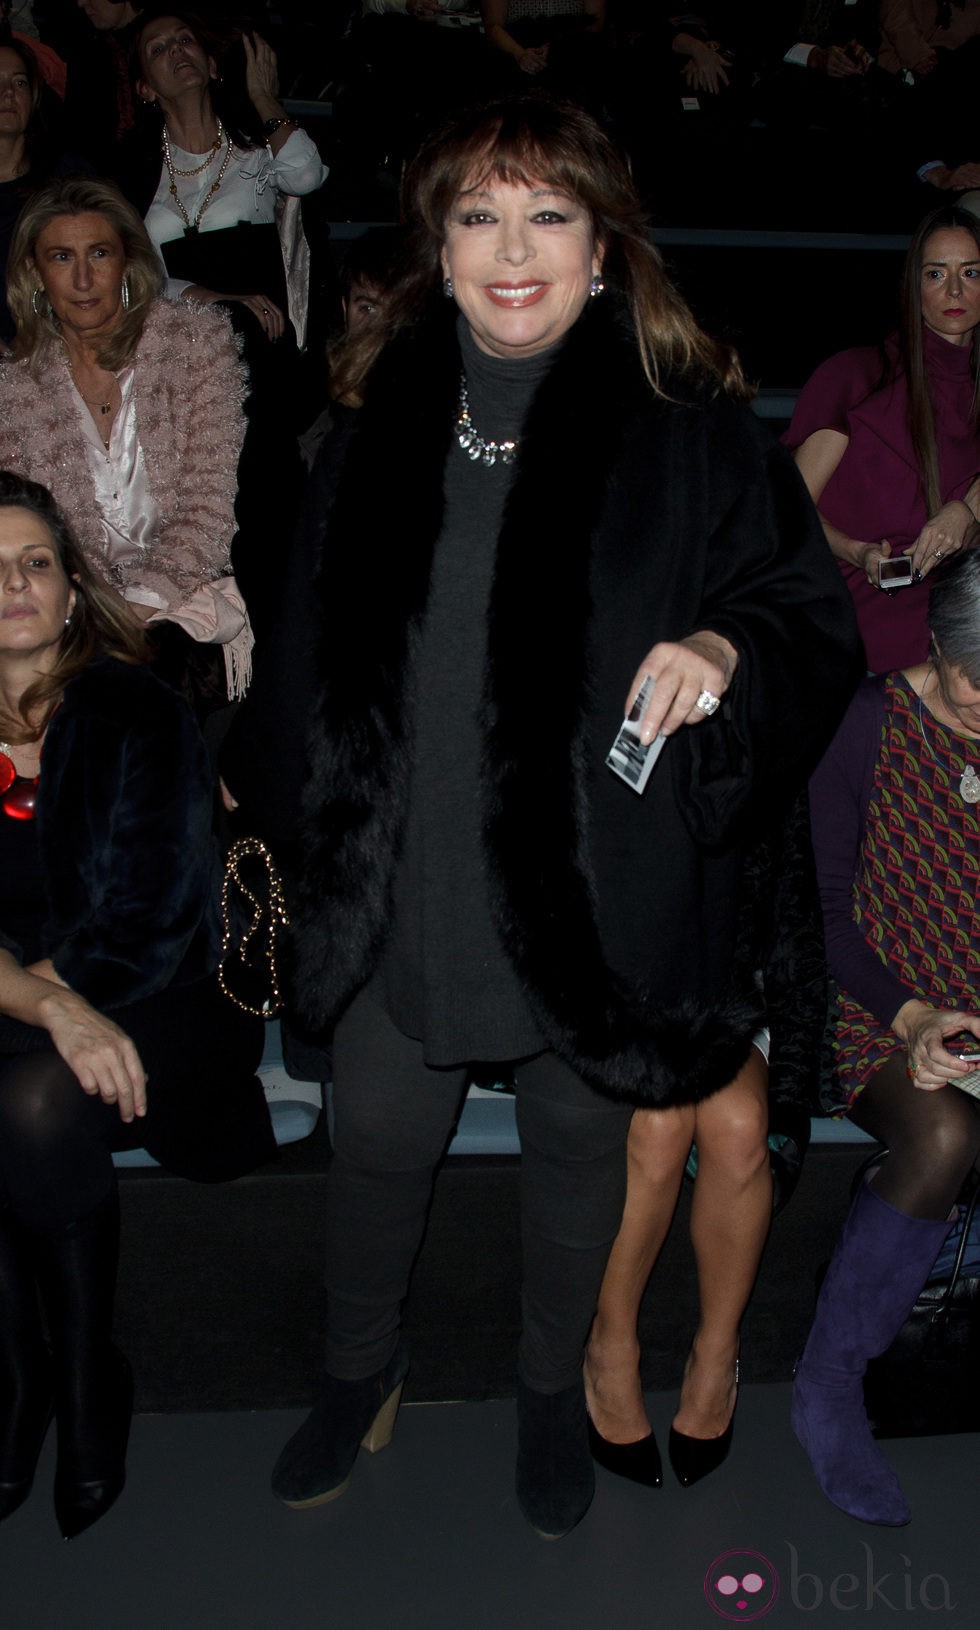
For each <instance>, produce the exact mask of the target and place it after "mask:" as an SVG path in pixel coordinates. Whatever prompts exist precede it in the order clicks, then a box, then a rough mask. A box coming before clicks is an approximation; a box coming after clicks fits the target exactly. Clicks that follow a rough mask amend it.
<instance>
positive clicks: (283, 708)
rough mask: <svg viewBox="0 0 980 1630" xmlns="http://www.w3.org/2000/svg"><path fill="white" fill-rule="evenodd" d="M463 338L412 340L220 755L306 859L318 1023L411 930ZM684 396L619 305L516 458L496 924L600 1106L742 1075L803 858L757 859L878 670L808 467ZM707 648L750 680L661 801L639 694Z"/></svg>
mask: <svg viewBox="0 0 980 1630" xmlns="http://www.w3.org/2000/svg"><path fill="white" fill-rule="evenodd" d="M448 318H449V313H446V314H444V315H440V316H438V317H435V318H433V320H432V321H431V323H429V324H427V325H424V326H423V327H422V328H421V329H420V330H419V331H416V332H415V333H412V334H408V335H405V336H403V337H402V338H400V339H399V340H398V341H396V342H395V343H394V344H393V345H392V346H390V347H389V349H388V351H387V352H386V353H385V355H384V356H383V357H382V359H381V361H380V363H379V364H378V365H377V367H376V370H375V373H374V375H373V376H372V381H371V389H370V392H369V395H368V398H367V401H366V403H365V406H364V408H363V409H362V410H361V412H360V414H359V416H358V423H357V425H356V427H355V428H354V429H353V431H351V432H350V433H348V434H347V435H345V436H344V437H342V438H341V439H340V442H339V443H338V445H336V446H335V447H334V448H333V449H331V448H329V447H328V448H326V449H325V450H324V454H323V455H322V456H321V464H320V467H319V469H318V471H317V473H316V477H315V480H314V487H313V500H312V502H311V505H310V509H309V512H308V516H307V523H306V529H305V533H304V534H301V538H300V541H299V545H298V551H297V555H296V558H295V560H294V570H293V592H292V595H291V604H290V606H289V608H288V611H287V618H286V620H285V622H284V625H283V628H282V630H281V631H280V637H279V640H278V642H277V643H276V644H275V645H274V646H273V647H272V648H271V649H270V650H269V651H268V652H267V654H266V660H265V663H264V664H263V665H262V667H260V669H259V671H258V673H257V678H256V684H255V687H254V689H253V692H252V694H251V695H250V697H249V698H247V699H246V703H245V706H244V708H243V711H242V714H241V716H240V719H239V722H238V724H237V726H236V728H235V731H234V735H233V739H232V743H231V746H230V749H229V752H228V755H227V757H226V773H227V776H228V779H229V781H230V783H231V785H232V788H233V790H234V791H235V792H236V794H237V795H238V796H239V797H240V798H241V799H242V801H243V802H244V803H245V804H246V808H247V810H248V811H249V812H250V813H251V816H252V819H253V821H254V822H255V824H256V825H257V826H258V827H259V829H260V830H263V831H264V833H265V835H266V836H268V838H269V840H270V842H272V843H273V844H274V845H278V846H282V847H283V848H284V849H286V850H289V851H290V852H291V856H292V862H293V870H294V872H295V874H296V877H297V891H296V895H295V899H294V917H295V925H296V931H297V932H296V968H295V998H296V1002H297V1006H298V1007H299V1009H300V1011H301V1012H302V1013H303V1014H304V1015H305V1016H306V1018H307V1019H308V1020H309V1021H310V1022H311V1023H312V1024H313V1025H317V1026H322V1025H325V1024H327V1023H329V1022H330V1021H331V1019H332V1018H333V1017H335V1016H336V1014H337V1013H339V1012H340V1011H341V1010H342V1009H343V1007H344V1005H345V1004H346V1003H347V1002H348V1001H349V1000H350V998H351V996H352V995H353V994H354V993H355V992H356V990H357V989H358V988H359V987H360V986H361V985H362V984H363V983H364V981H365V980H366V979H367V978H368V977H369V975H370V973H371V971H372V969H373V967H374V966H375V964H376V961H377V958H378V954H379V951H380V949H381V947H382V945H383V943H384V940H385V936H386V933H387V930H388V923H389V912H390V885H391V878H392V872H393V867H394V864H395V860H396V857H397V854H398V849H399V843H400V839H401V834H402V831H403V829H404V820H405V808H406V799H407V790H408V784H409V768H410V764H411V754H412V718H411V716H410V712H411V710H410V707H409V705H408V700H407V699H408V697H409V695H410V690H411V687H410V684H409V677H410V662H411V654H410V653H411V650H412V642H413V636H414V634H415V633H416V632H417V630H418V628H419V626H420V624H421V620H422V618H423V615H424V611H425V604H426V593H427V588H428V581H429V571H430V563H431V558H432V549H433V544H434V542H435V540H436V538H437V537H438V535H439V531H440V527H441V522H442V509H443V469H444V465H445V461H446V458H447V456H448V453H449V449H450V438H451V435H452V424H453V420H454V416H455V409H456V401H457V390H458V381H459V370H460V360H459V351H458V346H457V342H456V337H455V332H454V328H453V325H452V323H451V321H449V320H448ZM667 389H668V391H669V392H670V396H671V399H670V400H665V399H663V398H661V397H658V396H656V395H655V394H654V393H653V392H652V390H651V389H650V386H649V385H648V383H647V382H646V380H645V378H644V376H643V374H642V371H641V369H640V366H639V362H638V358H637V354H636V348H635V344H634V342H633V340H632V338H631V336H630V334H629V332H628V330H627V328H626V327H625V325H624V324H623V322H622V320H621V318H620V317H619V315H618V314H617V313H616V311H615V310H614V309H613V308H612V306H611V304H610V303H608V302H607V304H606V306H605V308H603V306H602V305H601V304H600V303H599V302H595V303H593V304H591V305H590V307H589V309H588V310H587V311H586V313H585V314H584V316H583V318H582V319H581V320H580V322H579V323H578V324H577V326H576V328H575V329H574V330H573V331H572V333H571V334H570V335H569V338H568V340H567V341H566V343H565V345H564V346H563V348H562V349H561V351H560V353H559V355H558V357H557V359H556V361H555V364H554V367H553V368H552V370H551V372H550V373H549V375H548V376H547V378H546V380H545V381H544V382H543V384H542V385H541V387H540V388H539V391H538V393H537V396H536V398H535V401H534V403H533V405H532V407H531V410H530V413H529V416H528V419H527V422H526V425H525V428H524V432H523V435H522V438H521V448H520V456H519V464H518V470H517V475H516V478H515V481H514V485H513V489H512V491H511V494H510V497H509V500H508V504H507V509H506V513H505V518H504V523H503V527H502V530H501V534H500V540H499V545H498V555H497V566H496V574H495V581H494V588H493V591H492V596H491V603H490V613H489V615H490V632H489V650H490V658H489V663H488V671H487V674H486V680H485V696H484V705H483V719H482V729H483V734H484V746H483V765H484V787H483V796H484V815H485V819H484V830H485V841H486V854H487V864H488V873H489V878H490V893H491V900H492V904H493V908H494V911H495V915H496V920H497V923H498V927H499V930H500V933H501V935H502V938H503V941H504V944H505V946H506V947H507V949H508V951H509V953H510V955H511V957H512V959H513V962H514V965H515V967H516V969H517V971H518V973H519V975H520V977H521V979H522V981H523V984H524V986H525V989H526V993H527V996H528V999H529V1001H530V1003H531V1006H532V1008H533V1010H534V1012H535V1015H536V1018H537V1021H538V1023H539V1025H540V1027H541V1029H542V1031H543V1033H544V1034H545V1035H546V1036H547V1037H548V1039H549V1041H550V1043H551V1045H552V1046H553V1047H554V1048H555V1050H556V1051H557V1052H558V1053H559V1054H560V1055H561V1056H562V1057H563V1058H565V1059H566V1060H567V1061H568V1062H569V1064H571V1065H572V1066H573V1067H574V1068H575V1069H576V1070H578V1071H579V1072H580V1073H581V1074H582V1075H583V1076H584V1077H585V1078H586V1079H588V1080H589V1081H591V1082H592V1083H593V1084H594V1085H596V1086H597V1087H599V1088H601V1089H602V1090H604V1091H606V1092H608V1093H611V1094H613V1095H615V1096H620V1097H625V1098H628V1099H631V1100H633V1101H642V1102H652V1103H657V1104H672V1103H679V1102H690V1101H695V1100H697V1099H700V1098H702V1097H704V1096H706V1095H708V1094H710V1093H712V1092H714V1091H716V1090H717V1089H718V1088H720V1087H721V1086H723V1085H724V1084H725V1083H726V1082H728V1081H729V1080H730V1079H731V1078H732V1076H733V1075H734V1074H735V1073H736V1071H737V1070H738V1068H739V1067H740V1065H741V1064H742V1062H743V1061H744V1059H745V1057H746V1055H747V1051H748V1046H749V1042H750V1038H751V1035H752V1033H753V1031H754V1029H755V1028H756V1027H757V1025H758V1022H759V1018H760V1013H761V1006H762V1004H761V1001H760V997H759V993H758V990H757V988H756V985H755V983H754V981H753V978H752V967H753V965H755V964H757V962H758V960H759V957H760V954H761V955H762V957H763V959H764V953H765V944H764V942H765V941H766V940H767V936H768V933H769V928H770V926H771V921H770V919H771V903H772V897H773V895H772V880H773V878H774V877H775V876H776V874H777V872H778V869H779V865H780V862H779V858H778V857H779V853H780V850H779V843H778V842H777V843H776V845H775V848H773V847H772V846H771V844H770V845H767V848H766V851H765V852H766V854H767V855H768V857H769V858H768V860H767V862H766V866H767V870H765V871H764V873H762V874H760V873H758V871H756V872H755V873H753V874H752V876H753V878H754V881H752V882H751V883H748V882H747V881H746V877H747V874H746V871H745V863H746V855H747V853H748V851H750V850H752V849H753V847H754V845H755V843H756V840H757V839H759V838H760V837H763V836H770V835H771V833H772V832H773V831H779V830H780V829H781V823H782V818H783V815H784V813H785V811H786V809H787V807H788V805H789V803H790V801H791V799H792V797H793V795H794V794H795V793H797V792H798V791H799V790H800V789H801V787H802V785H803V782H804V779H805V777H806V775H807V774H808V772H809V770H810V769H811V767H812V766H813V764H814V763H815V761H816V759H817V757H818V755H819V754H820V752H821V751H822V749H823V747H824V745H825V744H826V742H827V741H828V739H829V737H830V735H831V733H832V731H833V729H834V727H835V725H836V723H837V720H838V719H839V718H840V716H841V713H842V712H843V709H844V706H845V704H846V701H847V699H848V697H849V695H850V693H851V690H852V689H853V686H854V684H855V682H856V679H857V677H858V675H859V672H860V667H861V664H860V658H859V655H858V651H859V647H858V643H857V639H856V635H855V632H854V625H853V616H852V612H851V607H850V601H849V598H848V596H847V594H846V591H845V590H844V589H843V588H842V585H841V582H840V578H839V574H838V572H837V570H836V567H835V565H834V563H833V562H832V560H831V558H830V554H829V551H828V550H827V546H826V543H825V541H824V538H823V535H822V532H821V530H820V527H819V524H818V523H817V521H816V517H815V514H814V511H813V509H812V506H811V504H810V502H809V499H808V498H807V496H806V494H805V491H804V489H803V486H802V483H801V481H800V480H799V477H798V475H797V472H796V470H795V469H794V467H793V465H792V463H791V461H790V459H789V458H788V457H787V455H786V454H785V453H784V451H783V450H782V449H781V448H779V447H778V446H776V445H774V444H773V443H772V442H771V441H770V439H769V437H768V435H767V434H766V432H765V431H763V430H762V429H760V427H759V426H758V425H757V424H756V422H755V420H754V417H753V415H752V414H751V413H750V412H749V411H748V410H747V409H746V408H744V407H742V406H739V405H737V404H735V403H733V402H731V401H730V400H728V399H727V398H725V397H717V398H714V399H710V398H708V397H707V396H705V395H702V394H692V392H691V391H690V389H688V388H686V387H685V386H684V385H683V383H681V384H677V385H676V387H675V384H674V383H672V382H670V381H668V382H667ZM314 559H319V560H320V564H319V568H318V569H316V570H315V569H314V567H313V564H312V563H313V561H314ZM705 627H707V628H713V629H716V630H718V631H719V632H720V633H722V634H724V635H726V636H727V637H728V638H729V639H730V640H731V641H732V642H733V644H734V645H735V646H736V647H737V649H738V651H739V653H740V661H739V667H738V672H737V674H736V678H735V682H734V685H733V686H732V689H731V691H730V693H729V696H728V697H727V698H726V702H725V705H724V707H723V709H722V710H721V711H720V712H719V713H718V714H717V715H716V716H715V717H714V718H713V719H711V720H709V721H708V722H706V723H705V724H704V725H700V726H698V727H697V728H694V729H685V730H683V731H682V732H680V734H679V735H677V736H676V737H675V738H674V739H673V740H671V741H670V742H669V743H668V745H667V747H666V749H665V751H664V753H663V756H662V758H661V760H660V763H659V764H658V766H657V768H656V770H655V771H654V774H653V776H652V778H651V781H650V783H649V785H648V787H647V790H646V792H645V794H644V795H643V796H642V797H637V796H636V795H635V794H634V793H633V792H631V791H630V790H629V789H628V788H627V787H626V786H625V785H623V784H622V783H621V782H620V781H619V780H618V779H617V778H615V777H614V776H613V775H612V774H611V773H610V772H609V771H608V770H607V769H606V767H605V763H604V760H605V756H606V753H607V751H608V749H609V747H610V745H611V743H612V741H613V738H614V736H615V734H616V731H617V728H618V726H619V724H620V723H621V721H622V717H623V711H624V705H625V701H626V696H627V690H628V687H629V685H630V682H631V680H632V677H633V675H634V673H635V671H636V669H637V667H638V665H639V663H640V661H641V660H642V658H643V657H644V655H645V654H646V653H647V651H648V650H649V649H650V647H651V646H653V645H654V644H655V643H656V642H657V641H658V640H664V639H679V638H681V637H683V636H684V635H685V634H688V633H690V632H692V631H693V630H695V629H697V628H705ZM307 724H308V725H309V728H308V729H307ZM263 755H264V758H263ZM301 784H302V793H301ZM300 804H302V811H303V814H302V821H301V823H300V826H299V828H298V829H297V827H296V825H295V823H294V821H293V818H292V817H293V813H294V812H295V810H296V809H298V808H299V807H300ZM774 857H775V858H774ZM460 882H461V887H460V909H461V910H465V908H466V907H465V899H466V889H465V879H461V880H460ZM752 895H754V896H756V898H755V900H754V902H753V900H752V899H750V898H749V897H750V896H752ZM753 903H754V905H755V906H757V907H758V908H760V909H759V910H758V911H757V912H756V917H755V918H754V919H753V923H752V926H751V931H750V932H747V931H746V922H747V920H748V919H747V918H746V907H747V905H752V904H753ZM760 948H761V950H760Z"/></svg>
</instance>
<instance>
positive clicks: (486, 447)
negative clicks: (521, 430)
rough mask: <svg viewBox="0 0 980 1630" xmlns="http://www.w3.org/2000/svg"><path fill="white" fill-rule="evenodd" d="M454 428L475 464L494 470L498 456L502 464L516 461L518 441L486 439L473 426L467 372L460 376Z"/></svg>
mask: <svg viewBox="0 0 980 1630" xmlns="http://www.w3.org/2000/svg"><path fill="white" fill-rule="evenodd" d="M453 428H454V430H455V432H456V440H457V441H458V442H459V445H460V447H461V448H462V449H463V452H464V453H466V455H467V456H468V457H469V458H471V459H472V460H473V463H474V464H477V463H480V464H482V465H483V467H484V469H487V470H492V469H493V466H494V465H495V464H496V462H497V460H498V458H499V460H500V462H501V464H513V463H514V462H515V460H516V458H517V448H518V443H517V442H516V441H485V440H484V438H483V437H482V436H481V435H480V434H479V432H478V431H477V430H475V429H474V428H473V421H472V419H471V418H470V394H469V391H468V390H467V388H466V374H465V372H463V373H461V374H460V376H459V407H458V409H457V412H456V423H455V425H454V427H453Z"/></svg>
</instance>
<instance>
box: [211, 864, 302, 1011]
mask: <svg viewBox="0 0 980 1630" xmlns="http://www.w3.org/2000/svg"><path fill="white" fill-rule="evenodd" d="M288 927H289V916H288V914H287V912H286V901H285V898H284V895H283V890H282V879H281V878H280V876H279V873H278V871H277V870H276V864H275V861H274V860H273V858H272V856H271V854H270V853H269V850H268V848H267V846H266V845H265V844H264V843H263V842H262V841H261V839H260V838H238V839H237V841H236V842H235V843H233V844H232V846H231V849H230V850H229V851H228V858H227V860H226V861H225V876H224V881H223V883H222V885H221V962H220V965H219V967H218V981H219V983H220V985H221V989H222V990H223V991H224V993H225V995H226V996H227V997H228V999H229V1001H232V1002H234V1004H235V1006H236V1007H240V1008H241V1009H242V1010H243V1012H245V1013H251V1014H253V1015H254V1016H255V1017H256V1018H260V1019H273V1018H275V1016H276V1014H277V1013H278V1012H279V1010H280V1008H281V1007H282V993H281V991H280V988H279V951H280V947H281V944H282V937H283V935H284V934H285V932H286V930H287V929H288Z"/></svg>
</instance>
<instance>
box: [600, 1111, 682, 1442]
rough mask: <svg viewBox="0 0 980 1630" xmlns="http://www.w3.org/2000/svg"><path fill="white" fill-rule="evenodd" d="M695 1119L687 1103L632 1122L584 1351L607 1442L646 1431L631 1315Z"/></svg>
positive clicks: (662, 1235) (669, 1213)
mask: <svg viewBox="0 0 980 1630" xmlns="http://www.w3.org/2000/svg"><path fill="white" fill-rule="evenodd" d="M694 1122H695V1111H694V1108H693V1106H687V1105H685V1106H684V1107H682V1108H678V1109H638V1110H637V1112H636V1114H635V1115H634V1116H633V1120H632V1123H631V1126H630V1133H629V1142H628V1144H627V1159H628V1185H627V1191H626V1207H625V1211H624V1213H623V1222H622V1227H621V1228H620V1230H619V1234H618V1235H617V1237H616V1242H615V1244H614V1245H613V1248H612V1251H611V1253H610V1256H609V1261H608V1263H607V1265H606V1272H605V1277H604V1278H603V1281H602V1289H601V1291H600V1293H599V1305H598V1309H597V1311H596V1316H595V1321H594V1323H593V1326H592V1333H591V1335H590V1337H589V1342H588V1346H587V1347H586V1352H585V1396H586V1402H587V1404H588V1409H589V1414H590V1416H591V1417H592V1421H593V1423H594V1425H595V1426H596V1428H597V1429H598V1431H599V1432H600V1433H601V1434H602V1436H603V1437H604V1438H607V1439H608V1440H609V1442H611V1443H632V1442H635V1441H636V1440H637V1439H639V1438H642V1437H646V1436H647V1435H648V1434H649V1431H650V1423H649V1421H648V1420H647V1415H646V1410H645V1408H644V1406H643V1393H642V1391H641V1388H640V1370H639V1361H640V1347H639V1341H638V1339H637V1334H636V1321H637V1317H638V1315H639V1311H640V1301H641V1299H642V1296H643V1292H644V1289H645V1288H646V1283H647V1280H648V1279H649V1277H650V1274H651V1271H652V1269H653V1265H654V1263H655V1262H656V1260H657V1257H658V1256H659V1255H660V1249H661V1246H662V1245H663V1242H664V1240H665V1239H666V1237H667V1230H668V1229H669V1228H670V1224H671V1219H672V1217H673V1215H674V1208H675V1207H676V1205H677V1194H678V1191H679V1189H680V1185H681V1178H682V1177H683V1175H684V1164H685V1162H686V1160H687V1156H688V1152H689V1150H690V1147H691V1143H692V1142H693V1139H694Z"/></svg>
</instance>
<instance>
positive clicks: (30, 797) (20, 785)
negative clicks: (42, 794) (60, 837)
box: [0, 741, 41, 821]
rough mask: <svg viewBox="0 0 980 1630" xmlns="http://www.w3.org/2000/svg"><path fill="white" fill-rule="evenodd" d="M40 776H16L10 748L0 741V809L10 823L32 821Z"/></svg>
mask: <svg viewBox="0 0 980 1630" xmlns="http://www.w3.org/2000/svg"><path fill="white" fill-rule="evenodd" d="M40 779H41V777H40V775H35V776H33V777H32V776H27V775H18V774H17V771H16V769H15V768H14V761H13V759H12V758H11V757H10V748H9V747H8V745H7V743H6V742H5V741H0V809H2V810H3V812H4V814H5V815H9V816H10V819H11V820H12V821H33V819H34V815H35V811H36V807H37V784H38V782H39V781H40Z"/></svg>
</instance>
